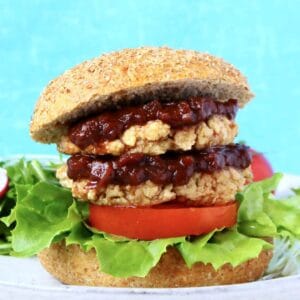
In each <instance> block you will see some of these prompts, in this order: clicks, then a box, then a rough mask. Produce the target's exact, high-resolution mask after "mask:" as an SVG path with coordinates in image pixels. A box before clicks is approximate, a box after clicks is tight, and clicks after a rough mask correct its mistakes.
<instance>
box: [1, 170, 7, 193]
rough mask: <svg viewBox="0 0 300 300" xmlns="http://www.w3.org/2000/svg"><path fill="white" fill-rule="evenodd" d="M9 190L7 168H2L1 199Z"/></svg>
mask: <svg viewBox="0 0 300 300" xmlns="http://www.w3.org/2000/svg"><path fill="white" fill-rule="evenodd" d="M7 190H8V176H7V172H6V170H5V169H3V168H0V199H1V198H3V197H4V196H5V194H6V192H7Z"/></svg>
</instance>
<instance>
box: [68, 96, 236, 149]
mask: <svg viewBox="0 0 300 300" xmlns="http://www.w3.org/2000/svg"><path fill="white" fill-rule="evenodd" d="M237 109H238V105H237V101H236V100H233V99H230V100H228V101H227V102H217V101H214V100H213V99H211V98H208V97H193V98H190V99H188V100H186V101H177V102H166V103H161V102H159V101H158V100H153V101H151V102H149V103H146V104H144V105H137V106H129V107H123V108H122V109H120V110H116V111H107V112H104V113H102V114H100V115H99V116H96V117H89V118H87V119H85V120H83V121H81V122H79V123H78V124H76V125H74V126H71V127H70V129H69V138H70V140H71V141H72V143H74V144H75V145H77V146H78V147H79V148H80V149H85V148H86V147H87V146H89V145H95V144H98V143H101V142H104V141H107V140H109V141H111V140H115V139H118V138H119V137H120V136H121V135H122V133H123V132H124V131H125V130H126V129H128V128H129V127H131V126H133V125H144V124H146V123H147V122H148V121H150V120H161V121H162V122H164V123H166V124H169V125H170V126H171V128H180V127H183V126H190V125H195V124H198V123H199V122H203V121H207V120H208V119H209V118H211V117H212V116H213V115H222V116H225V117H227V118H228V119H234V118H235V115H236V112H237Z"/></svg>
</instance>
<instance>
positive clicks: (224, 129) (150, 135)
mask: <svg viewBox="0 0 300 300" xmlns="http://www.w3.org/2000/svg"><path fill="white" fill-rule="evenodd" d="M237 131H238V128H237V125H236V123H235V122H234V121H232V120H229V119H227V118H226V117H224V116H213V117H212V118H210V119H209V120H208V121H207V122H201V123H200V124H198V125H195V126H188V127H185V128H182V129H171V128H170V126H169V125H168V124H165V123H163V122H162V121H160V120H155V121H149V122H147V123H146V124H145V125H143V126H140V125H135V126H131V127H130V128H128V129H127V130H126V131H125V132H124V133H123V135H122V136H121V137H120V139H117V140H114V141H106V142H100V143H99V144H98V145H90V146H88V147H87V148H86V149H84V150H83V151H82V150H81V149H79V148H78V147H77V146H76V145H75V144H73V143H72V142H71V141H70V139H69V137H68V136H66V135H64V136H63V137H62V139H61V141H60V142H59V143H58V149H59V151H60V152H63V153H66V154H75V153H81V152H83V153H88V154H98V155H103V154H112V155H121V154H123V153H145V154H150V155H160V154H163V153H166V152H167V151H169V150H183V151H187V150H191V149H203V148H206V147H210V146H216V145H227V144H230V143H232V142H233V140H234V138H235V136H236V135H237Z"/></svg>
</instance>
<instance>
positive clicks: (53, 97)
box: [30, 47, 253, 143]
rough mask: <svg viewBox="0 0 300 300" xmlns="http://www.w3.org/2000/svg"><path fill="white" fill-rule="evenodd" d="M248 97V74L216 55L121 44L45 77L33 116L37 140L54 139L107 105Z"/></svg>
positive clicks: (244, 100) (241, 103) (241, 100)
mask: <svg viewBox="0 0 300 300" xmlns="http://www.w3.org/2000/svg"><path fill="white" fill-rule="evenodd" d="M198 95H209V96H212V97H214V98H215V99H216V100H217V101H222V102H223V101H227V100H228V99H230V98H233V99H237V100H238V104H239V106H240V107H242V106H244V105H245V104H246V103H247V102H248V101H249V100H250V99H251V98H252V96H253V95H252V93H251V91H250V88H249V86H248V83H247V80H246V78H245V77H244V76H243V75H242V74H241V73H240V72H239V71H238V70H237V69H236V68H234V67H233V66H232V65H230V64H228V63H226V62H224V61H223V60H222V59H220V58H216V57H214V56H211V55H208V54H203V53H199V52H196V51H188V50H173V49H170V48H166V47H162V48H156V47H142V48H137V49H125V50H121V51H119V52H113V53H110V54H106V55H102V56H100V57H97V58H94V59H92V60H90V61H86V62H83V63H81V64H79V65H77V66H76V67H74V68H72V69H70V70H68V71H66V72H65V73H64V74H62V75H61V76H59V77H57V78H56V79H54V80H53V81H51V82H50V83H49V85H48V86H47V87H46V89H45V90H44V92H43V93H42V95H41V97H40V99H39V101H38V103H37V105H36V108H35V111H34V115H33V118H32V122H31V128H30V130H31V135H32V138H33V139H35V140H36V141H39V142H43V143H53V142H54V143H55V142H57V141H59V140H60V138H61V136H62V135H63V134H64V133H65V132H66V130H67V127H68V124H69V123H70V122H74V121H76V120H78V119H80V118H82V117H85V116H87V115H89V114H91V113H94V112H101V111H102V110H104V109H105V108H108V107H115V106H118V105H121V104H126V103H128V102H142V101H148V100H152V99H155V98H158V99H159V100H161V101H163V100H164V99H170V98H171V99H180V98H185V97H189V96H198Z"/></svg>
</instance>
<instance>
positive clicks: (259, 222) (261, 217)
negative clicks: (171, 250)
mask: <svg viewBox="0 0 300 300" xmlns="http://www.w3.org/2000/svg"><path fill="white" fill-rule="evenodd" d="M9 168H10V171H9V176H10V179H11V187H10V191H9V193H8V194H7V196H6V198H7V199H12V200H11V201H10V204H12V203H13V205H11V206H10V209H8V210H5V212H4V211H3V210H1V207H0V213H1V214H2V215H0V216H1V218H0V233H1V230H2V231H3V232H6V235H5V239H2V240H1V242H0V254H5V253H10V254H11V255H15V256H20V257H23V256H31V255H34V254H37V253H38V252H40V251H41V250H42V249H44V248H46V247H49V246H50V245H51V244H52V243H55V242H59V241H64V242H65V243H66V245H73V244H75V245H79V246H80V247H81V248H82V249H83V250H84V251H89V250H90V249H95V251H96V255H97V259H98V261H99V267H100V269H101V270H102V271H103V272H105V273H108V274H111V275H113V276H117V277H130V276H140V277H143V276H146V275H147V274H148V273H149V271H150V270H151V268H153V267H154V266H155V265H156V264H157V263H158V261H159V260H160V258H161V256H162V255H163V253H165V252H166V250H167V247H169V246H174V247H176V248H177V250H178V251H179V253H180V254H181V255H182V257H183V259H184V260H185V262H186V264H187V266H188V267H192V266H193V265H194V264H195V263H197V262H202V263H205V264H208V263H210V264H212V266H213V267H214V268H215V269H218V268H220V267H221V266H223V265H224V264H227V263H229V264H231V265H232V266H237V265H239V264H241V263H243V262H245V261H247V260H249V259H251V258H255V257H257V256H258V255H259V253H260V252H261V251H262V250H264V249H271V248H272V245H271V244H269V243H268V242H266V241H265V240H263V239H261V238H262V237H277V238H278V237H283V238H284V239H287V240H288V241H290V243H293V242H295V241H297V239H299V238H300V220H299V217H298V216H299V214H300V196H299V195H298V196H297V195H295V196H292V197H290V198H287V199H282V200H275V199H274V197H273V195H272V193H271V192H272V191H273V190H275V189H276V186H277V184H278V182H279V181H280V179H281V177H282V175H281V174H275V175H274V176H273V177H272V178H270V179H267V180H264V181H261V182H256V183H252V184H250V185H248V186H247V187H246V188H245V189H244V191H243V192H241V193H238V194H237V200H238V201H239V203H240V206H239V211H238V222H237V225H236V226H235V227H234V228H231V229H224V230H218V231H214V232H211V233H209V234H206V235H203V236H199V237H179V238H169V239H158V240H153V241H141V240H131V239H128V238H124V237H118V236H113V235H110V234H107V233H104V232H100V231H97V230H95V229H93V228H90V227H89V226H88V225H87V224H86V223H85V220H86V219H87V218H88V205H87V204H86V203H82V202H78V201H77V200H76V199H73V198H72V195H71V193H70V191H69V190H67V189H64V188H62V187H61V186H60V185H59V183H58V181H57V180H56V179H55V174H54V173H55V172H54V171H55V168H51V167H43V166H42V165H41V164H39V163H38V162H34V163H33V162H25V161H24V160H23V161H22V160H21V161H20V162H18V163H17V164H15V165H14V166H10V167H9ZM297 192H298V191H297ZM1 226H4V227H5V228H4V230H3V229H1ZM0 237H1V236H0Z"/></svg>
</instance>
